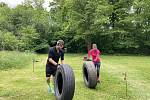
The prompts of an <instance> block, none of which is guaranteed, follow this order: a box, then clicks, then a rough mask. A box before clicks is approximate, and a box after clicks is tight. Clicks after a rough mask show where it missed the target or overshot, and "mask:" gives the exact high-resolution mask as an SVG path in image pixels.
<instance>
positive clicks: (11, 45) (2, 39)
mask: <svg viewBox="0 0 150 100" xmlns="http://www.w3.org/2000/svg"><path fill="white" fill-rule="evenodd" d="M43 3H44V0H25V1H24V3H22V4H21V5H18V6H17V7H15V8H10V7H9V6H8V5H7V4H5V3H2V2H1V3H0V50H3V49H5V50H19V51H25V50H31V51H37V52H42V51H44V50H47V48H48V45H50V46H52V44H53V42H54V41H56V40H58V39H63V40H64V41H65V46H66V47H67V50H68V52H87V50H88V49H90V48H91V44H92V43H96V44H97V45H98V48H99V49H100V50H101V51H102V52H104V53H132V54H150V8H149V7H150V1H149V0H53V1H52V2H50V3H49V7H50V11H47V10H46V9H44V8H43Z"/></svg>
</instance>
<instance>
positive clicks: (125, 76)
mask: <svg viewBox="0 0 150 100" xmlns="http://www.w3.org/2000/svg"><path fill="white" fill-rule="evenodd" d="M124 81H125V83H126V97H127V96H128V83H127V73H126V72H125V73H124Z"/></svg>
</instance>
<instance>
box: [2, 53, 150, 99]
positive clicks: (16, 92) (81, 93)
mask: <svg viewBox="0 0 150 100" xmlns="http://www.w3.org/2000/svg"><path fill="white" fill-rule="evenodd" d="M83 56H84V55H83V54H66V55H65V63H67V64H69V65H71V67H72V68H73V70H74V73H75V80H76V87H75V94H74V98H73V100H125V99H128V100H149V99H150V72H149V70H150V57H149V56H110V55H102V65H101V79H102V83H101V84H98V85H97V87H96V89H88V88H86V87H85V85H84V82H83V78H82V63H83ZM36 59H39V60H40V62H37V63H36V64H35V72H34V73H33V71H32V63H30V65H26V64H24V67H23V68H21V69H11V70H7V71H4V70H1V71H0V77H1V78H0V100H1V99H2V100H3V99H4V100H5V99H6V100H55V97H54V96H53V95H52V94H48V93H47V85H46V81H45V62H46V59H47V55H37V56H36ZM124 72H127V82H128V96H127V97H126V92H125V89H126V88H125V82H124V80H123V78H124V75H123V73H124Z"/></svg>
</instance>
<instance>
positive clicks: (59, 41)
mask: <svg viewBox="0 0 150 100" xmlns="http://www.w3.org/2000/svg"><path fill="white" fill-rule="evenodd" d="M56 46H57V48H58V49H62V48H63V47H64V41H63V40H58V41H57V44H56Z"/></svg>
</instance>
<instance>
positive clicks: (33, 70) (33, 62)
mask: <svg viewBox="0 0 150 100" xmlns="http://www.w3.org/2000/svg"><path fill="white" fill-rule="evenodd" d="M34 62H35V60H34V59H33V72H34Z"/></svg>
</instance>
